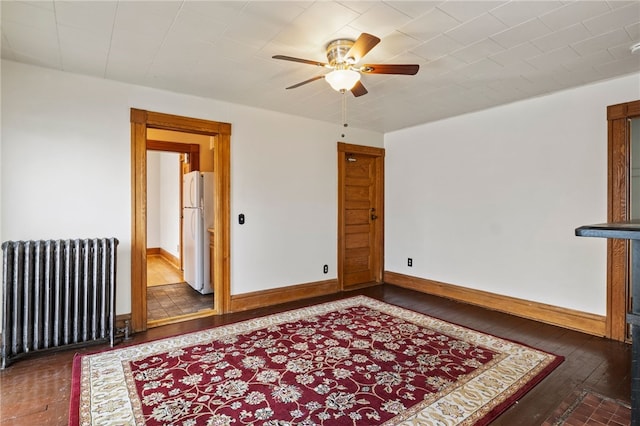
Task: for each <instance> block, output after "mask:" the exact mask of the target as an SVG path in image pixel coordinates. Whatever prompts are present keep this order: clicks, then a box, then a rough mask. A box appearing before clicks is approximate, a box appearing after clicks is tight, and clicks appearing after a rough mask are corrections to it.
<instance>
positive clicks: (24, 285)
mask: <svg viewBox="0 0 640 426" xmlns="http://www.w3.org/2000/svg"><path fill="white" fill-rule="evenodd" d="M117 246H118V240H117V239H116V238H93V239H74V240H38V241H6V242H4V243H3V244H2V252H3V257H2V266H3V274H2V301H3V303H2V308H3V309H2V318H3V319H2V330H1V332H2V368H3V369H4V368H5V367H6V366H8V365H9V363H10V362H12V361H13V360H14V359H15V358H18V357H21V356H23V355H26V354H28V353H32V352H37V351H43V350H49V349H56V348H60V347H64V346H81V345H85V344H88V343H90V342H96V343H97V342H102V341H109V342H110V343H111V346H113V345H114V338H115V333H116V329H115V316H116V315H115V289H116V258H117V256H116V252H117Z"/></svg>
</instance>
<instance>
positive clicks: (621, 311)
mask: <svg viewBox="0 0 640 426" xmlns="http://www.w3.org/2000/svg"><path fill="white" fill-rule="evenodd" d="M635 117H640V100H638V101H633V102H627V103H623V104H617V105H610V106H608V107H607V134H608V142H607V151H608V154H607V157H608V158H607V181H608V182H607V186H608V191H607V222H620V221H625V220H628V219H629V218H630V213H631V212H630V206H631V199H630V191H631V165H630V161H631V141H630V127H629V119H630V118H635ZM628 282H629V242H628V241H626V240H611V239H609V240H607V317H606V319H607V321H606V322H607V325H606V334H605V336H606V337H608V338H610V339H614V340H618V341H625V340H626V338H627V320H626V314H627V311H628V307H629V295H628V287H629V286H628Z"/></svg>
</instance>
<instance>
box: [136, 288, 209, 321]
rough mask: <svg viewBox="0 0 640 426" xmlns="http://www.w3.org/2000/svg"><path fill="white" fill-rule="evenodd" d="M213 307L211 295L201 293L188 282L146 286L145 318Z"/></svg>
mask: <svg viewBox="0 0 640 426" xmlns="http://www.w3.org/2000/svg"><path fill="white" fill-rule="evenodd" d="M212 307H213V295H212V294H207V295H202V294H200V293H198V292H197V291H195V290H194V289H193V288H191V286H189V284H187V283H185V282H182V283H177V284H165V285H160V286H153V287H148V288H147V320H148V321H155V320H160V319H165V318H171V317H176V316H179V315H185V314H190V313H193V312H198V311H200V310H203V309H211V308H212Z"/></svg>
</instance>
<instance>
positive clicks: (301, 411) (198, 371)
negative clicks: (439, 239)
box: [70, 296, 562, 426]
mask: <svg viewBox="0 0 640 426" xmlns="http://www.w3.org/2000/svg"><path fill="white" fill-rule="evenodd" d="M561 362H562V358H561V357H558V356H555V355H552V354H549V353H546V352H542V351H539V350H536V349H533V348H530V347H528V346H524V345H521V344H518V343H514V342H512V341H508V340H504V339H499V338H497V337H494V336H490V335H487V334H484V333H480V332H477V331H474V330H470V329H468V328H464V327H461V326H457V325H454V324H451V323H447V322H445V321H441V320H438V319H435V318H432V317H429V316H427V315H424V314H420V313H417V312H414V311H410V310H407V309H403V308H400V307H397V306H393V305H389V304H387V303H384V302H380V301H378V300H374V299H370V298H368V297H364V296H358V297H354V298H349V299H344V300H340V301H336V302H330V303H325V304H320V305H315V306H311V307H308V308H303V309H297V310H294V311H288V312H284V313H281V314H275V315H270V316H266V317H262V318H256V319H253V320H249V321H244V322H240V323H236V324H231V325H226V326H222V327H216V328H212V329H209V330H205V331H200V332H196V333H190V334H186V335H182V336H177V337H173V338H168V339H163V340H158V341H154V342H149V343H144V344H140V345H134V346H129V347H123V348H121V349H115V350H110V351H106V352H102V353H98V354H93V355H83V356H77V357H76V359H75V360H74V369H73V384H72V387H73V389H72V397H71V407H70V424H71V425H98V424H101V425H102V424H135V425H181V426H193V425H207V426H218V425H230V426H240V425H249V424H251V425H265V426H276V425H277V426H285V425H301V426H311V425H331V426H333V425H363V424H366V425H399V424H405V423H406V424H443V425H444V424H446V425H484V424H487V423H489V422H490V421H491V420H493V419H494V418H496V417H497V416H498V415H499V414H500V413H501V412H502V411H504V410H505V409H506V408H507V407H509V406H510V405H511V404H513V403H514V402H515V401H516V400H517V399H518V398H520V397H521V396H522V395H523V394H524V393H526V392H527V391H528V390H530V389H531V388H532V387H533V386H535V385H536V384H537V383H538V382H539V381H540V380H542V379H543V378H544V377H545V376H546V375H547V374H549V373H550V372H551V371H552V370H553V369H554V368H555V367H556V366H557V365H559V364H560V363H561Z"/></svg>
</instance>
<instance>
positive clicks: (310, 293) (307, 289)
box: [229, 280, 340, 312]
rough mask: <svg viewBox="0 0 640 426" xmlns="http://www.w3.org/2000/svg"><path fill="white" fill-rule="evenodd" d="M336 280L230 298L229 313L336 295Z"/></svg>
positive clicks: (338, 289)
mask: <svg viewBox="0 0 640 426" xmlns="http://www.w3.org/2000/svg"><path fill="white" fill-rule="evenodd" d="M339 291H340V288H339V286H338V280H326V281H317V282H313V283H306V284H297V285H292V286H287V287H280V288H273V289H269V290H261V291H254V292H251V293H243V294H234V295H232V296H231V305H230V307H229V310H230V312H238V311H246V310H248V309H255V308H261V307H263V306H271V305H277V304H280V303H286V302H291V301H294V300H300V299H308V298H310V297H317V296H325V295H327V294H333V293H338V292H339Z"/></svg>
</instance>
